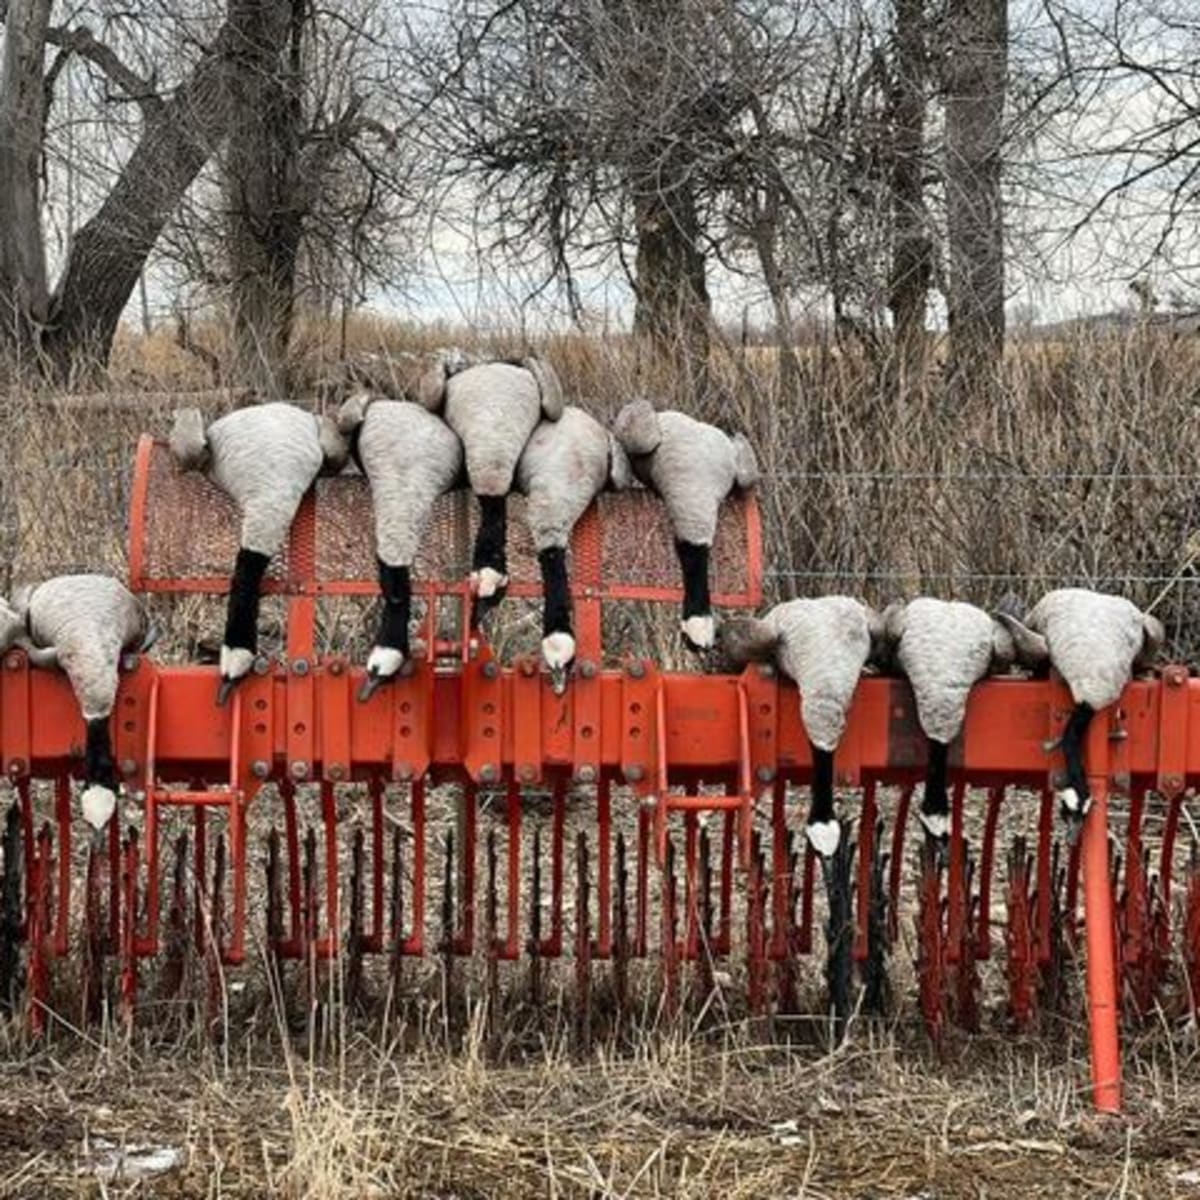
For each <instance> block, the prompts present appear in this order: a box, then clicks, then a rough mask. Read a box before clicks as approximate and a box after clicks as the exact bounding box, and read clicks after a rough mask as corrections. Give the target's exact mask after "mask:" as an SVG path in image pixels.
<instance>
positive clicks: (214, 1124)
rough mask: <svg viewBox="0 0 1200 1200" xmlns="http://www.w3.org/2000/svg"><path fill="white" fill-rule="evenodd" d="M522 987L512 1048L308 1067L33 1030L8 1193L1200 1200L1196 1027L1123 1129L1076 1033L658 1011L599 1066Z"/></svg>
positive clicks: (332, 1053)
mask: <svg viewBox="0 0 1200 1200" xmlns="http://www.w3.org/2000/svg"><path fill="white" fill-rule="evenodd" d="M518 969H519V968H518ZM509 996H510V999H509V1001H508V1002H506V1006H508V1005H511V1011H510V1012H509V1013H507V1014H506V1017H505V1020H506V1021H508V1022H509V1024H508V1025H506V1027H505V1028H506V1030H507V1032H506V1033H504V1034H502V1036H501V1039H500V1042H501V1043H502V1044H501V1045H500V1048H499V1050H497V1042H496V1041H495V1040H494V1037H493V1036H491V1035H489V1027H488V1025H487V1022H486V1019H485V1017H484V1016H483V1014H482V1013H481V1012H479V1011H478V1010H474V1011H473V1012H468V1013H467V1015H466V1017H465V1019H464V1023H463V1025H462V1026H461V1028H459V1029H458V1031H457V1032H456V1034H455V1035H454V1047H453V1049H452V1050H451V1051H447V1050H446V1049H445V1048H444V1046H442V1045H440V1044H439V1040H440V1039H439V1022H438V1018H437V1015H436V1012H435V1011H434V1009H433V1008H431V1009H429V1010H427V1011H429V1012H430V1013H432V1014H433V1015H432V1016H430V1018H429V1020H428V1021H427V1023H425V1024H424V1026H423V1028H422V1029H420V1030H417V1029H415V1028H413V1027H411V1026H406V1025H405V1024H403V1023H399V1022H392V1021H389V1020H387V1019H386V1018H385V1019H384V1020H383V1021H382V1022H381V1021H380V1020H378V1019H372V1020H371V1021H370V1022H367V1021H361V1022H360V1021H357V1020H352V1019H350V1018H349V1017H347V1016H345V1014H344V1013H340V1012H339V1013H338V1014H337V1015H336V1016H335V1018H334V1020H333V1023H332V1025H331V1027H329V1028H327V1029H326V1030H325V1034H324V1036H323V1037H321V1038H318V1039H314V1042H313V1043H310V1045H311V1046H312V1048H311V1049H310V1050H309V1051H307V1052H306V1049H305V1045H306V1038H305V1036H304V1033H303V1031H302V1030H301V1031H300V1032H299V1033H291V1032H288V1031H287V1030H286V1028H285V1023H284V1022H282V1021H279V1020H277V1019H276V1014H275V1013H274V1012H273V1011H272V1009H271V1006H270V1004H269V1003H263V1004H260V1005H259V1006H258V1007H257V1008H256V1009H255V1010H254V1012H253V1013H252V1014H251V1016H250V1018H249V1019H240V1020H239V1029H238V1030H237V1031H236V1032H235V1033H234V1034H233V1035H232V1036H231V1037H230V1038H229V1040H228V1041H227V1042H226V1043H225V1044H223V1045H222V1044H213V1043H211V1042H206V1041H205V1039H204V1038H203V1036H202V1031H201V1028H200V1024H199V1023H198V1022H196V1021H195V1020H194V1019H193V1020H192V1022H191V1023H190V1024H188V1023H187V1021H186V1020H180V1021H177V1022H175V1023H174V1025H173V1026H172V1028H168V1026H170V1025H171V1022H170V1021H168V1022H163V1021H161V1020H159V1021H158V1022H154V1021H153V1020H152V1021H151V1022H150V1024H151V1026H152V1030H143V1029H141V1028H139V1029H137V1030H136V1031H135V1032H134V1034H133V1036H132V1038H126V1037H125V1036H123V1035H122V1034H121V1033H120V1032H118V1031H110V1032H109V1033H104V1032H103V1031H102V1032H100V1033H98V1034H94V1035H88V1036H87V1037H85V1038H81V1037H79V1036H78V1035H77V1034H72V1033H69V1032H67V1031H65V1030H64V1029H62V1028H56V1030H55V1031H54V1032H53V1033H52V1036H51V1038H50V1041H49V1043H48V1044H44V1045H41V1046H36V1047H33V1046H29V1045H25V1044H23V1040H22V1037H23V1035H19V1034H18V1033H16V1032H15V1031H14V1030H11V1029H10V1030H9V1033H8V1047H7V1049H6V1051H5V1052H4V1054H3V1059H4V1063H3V1066H0V1080H2V1083H0V1195H3V1196H6V1197H8V1196H11V1197H31V1198H33V1197H47V1198H49V1197H77V1196H111V1197H117V1196H122V1197H125V1196H162V1197H184V1196H186V1197H193V1196H194V1197H259V1196H289V1197H314V1198H315V1197H331V1198H337V1197H372V1196H378V1197H384V1196H414V1197H417V1196H421V1197H433V1196H437V1197H486V1196H501V1197H523V1196H587V1197H608V1196H709V1195H722V1196H729V1197H768V1196H771V1197H774V1196H779V1197H802V1196H803V1197H811V1198H813V1200H820V1198H830V1200H835V1198H843V1197H844V1198H850V1197H854V1198H864V1200H865V1198H875V1197H878V1198H881V1200H882V1198H884V1197H904V1198H907V1200H918V1198H920V1200H957V1198H960V1197H961V1198H967V1197H970V1198H980V1200H981V1198H984V1197H988V1198H998V1197H1014V1198H1015V1197H1042V1196H1045V1197H1055V1198H1056V1200H1057V1198H1063V1197H1105V1196H1113V1197H1118V1196H1119V1197H1190V1196H1197V1197H1200V1058H1198V1056H1197V1052H1196V1047H1195V1045H1194V1044H1193V1041H1192V1038H1191V1035H1190V1034H1188V1033H1187V1032H1182V1033H1180V1032H1172V1031H1169V1030H1166V1029H1164V1028H1158V1029H1153V1028H1151V1029H1148V1030H1147V1031H1146V1032H1145V1033H1144V1034H1143V1035H1141V1037H1140V1039H1136V1040H1131V1041H1130V1042H1129V1044H1128V1045H1127V1046H1126V1071H1127V1083H1128V1090H1127V1105H1126V1115H1125V1116H1124V1117H1123V1118H1121V1119H1115V1118H1103V1117H1098V1116H1096V1115H1095V1114H1094V1113H1093V1111H1092V1109H1091V1105H1090V1098H1089V1094H1088V1088H1087V1059H1086V1052H1087V1043H1086V1032H1085V1030H1084V1029H1082V1028H1080V1027H1078V1026H1074V1025H1071V1024H1069V1023H1064V1022H1057V1023H1056V1024H1055V1025H1054V1027H1052V1028H1046V1029H1043V1030H1042V1031H1041V1032H1040V1033H1039V1034H1038V1035H1037V1036H1032V1037H1027V1038H1013V1037H1006V1036H1003V1035H997V1034H995V1033H991V1034H984V1035H982V1036H975V1037H972V1038H969V1039H968V1038H966V1037H965V1036H963V1035H959V1034H956V1033H951V1035H950V1036H949V1039H948V1040H947V1042H946V1043H945V1044H944V1045H943V1047H942V1050H941V1053H940V1054H936V1053H934V1051H933V1050H932V1049H931V1048H930V1047H929V1045H928V1043H927V1042H926V1040H925V1038H924V1035H923V1034H922V1033H921V1032H920V1031H919V1028H918V1022H917V1020H916V1016H915V1013H914V1012H913V1011H912V1010H911V1007H902V1009H901V1011H900V1013H899V1014H898V1015H897V1017H896V1018H895V1019H894V1021H893V1022H892V1023H890V1024H888V1025H883V1026H880V1025H869V1024H867V1023H862V1024H859V1025H856V1026H855V1027H853V1028H852V1030H851V1034H850V1038H849V1040H848V1041H847V1042H846V1043H844V1044H843V1045H842V1046H841V1047H840V1048H838V1049H835V1050H832V1051H831V1050H830V1049H828V1048H827V1047H826V1046H822V1044H821V1031H820V1030H819V1029H818V1028H817V1027H816V1026H815V1024H814V1023H813V1022H811V1021H808V1022H796V1023H794V1024H792V1023H785V1022H782V1021H779V1022H776V1023H774V1024H771V1023H759V1024H757V1025H753V1026H752V1025H750V1024H748V1023H746V1022H744V1021H736V1022H734V1023H732V1024H727V1025H723V1024H720V1023H711V1022H710V1023H708V1024H706V1026H705V1028H703V1029H700V1028H698V1027H697V1026H692V1027H689V1026H688V1025H687V1024H686V1023H684V1024H679V1025H673V1026H671V1025H667V1024H664V1023H656V1021H655V1018H654V1016H653V1014H649V1015H648V1016H647V1019H646V1023H645V1027H644V1028H643V1029H642V1031H641V1032H639V1033H638V1034H637V1035H636V1036H635V1037H632V1038H626V1039H624V1040H623V1041H622V1042H621V1043H620V1044H619V1045H618V1044H617V1043H616V1042H614V1041H609V1042H608V1043H606V1044H603V1045H596V1046H594V1047H593V1048H592V1050H591V1052H590V1053H589V1054H586V1055H580V1054H578V1053H576V1052H573V1050H572V1048H571V1047H570V1045H569V1044H568V1042H567V1040H566V1035H564V1034H560V1033H556V1032H553V1031H555V1030H561V1029H562V1028H563V1027H565V1026H568V1025H569V1021H563V1020H558V1019H556V1016H555V1013H554V1011H553V1010H556V1009H559V1008H560V1007H562V1006H563V1005H565V995H564V993H563V992H556V991H554V990H553V989H552V991H551V993H550V995H549V997H548V999H547V1007H548V1009H550V1010H551V1016H550V1017H549V1018H548V1019H547V1020H546V1021H545V1023H544V1029H545V1032H542V1033H540V1034H537V1033H533V1032H531V1031H530V1029H529V1028H528V1027H527V1028H525V1029H524V1031H523V1032H522V1035H521V1037H520V1038H519V1039H518V1038H517V1037H516V1036H515V1035H513V1034H512V1029H513V1028H514V1026H513V1024H512V1022H514V1021H516V1020H517V1019H518V1017H517V1014H518V1011H519V1009H520V1001H519V998H518V996H517V993H516V992H515V991H514V992H512V993H510V994H509ZM435 1007H436V1006H434V1008H435ZM562 1015H563V1014H562V1013H561V1012H559V1013H558V1014H557V1016H558V1017H561V1016H562ZM244 1016H245V1014H243V1018H244ZM172 1020H174V1019H172ZM272 1025H274V1026H275V1028H272Z"/></svg>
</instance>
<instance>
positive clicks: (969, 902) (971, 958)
mask: <svg viewBox="0 0 1200 1200" xmlns="http://www.w3.org/2000/svg"><path fill="white" fill-rule="evenodd" d="M965 858H966V861H965V866H964V870H963V872H962V880H961V884H960V887H961V890H962V895H961V897H960V901H959V903H960V906H961V909H962V913H963V916H962V925H961V929H960V932H959V937H958V943H959V945H958V955H957V959H956V960H955V962H954V966H953V967H952V971H953V980H954V1019H955V1022H956V1023H957V1024H958V1026H959V1028H961V1029H965V1030H966V1031H967V1032H968V1033H977V1032H978V1031H979V1000H978V997H979V970H978V967H977V966H976V962H975V911H976V910H975V904H974V900H973V894H972V893H973V890H974V889H973V884H974V877H975V864H974V860H973V859H972V858H971V856H970V855H969V854H967V855H966V856H965Z"/></svg>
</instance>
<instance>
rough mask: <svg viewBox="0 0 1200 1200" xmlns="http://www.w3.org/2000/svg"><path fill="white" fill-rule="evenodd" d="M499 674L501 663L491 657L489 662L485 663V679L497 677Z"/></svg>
mask: <svg viewBox="0 0 1200 1200" xmlns="http://www.w3.org/2000/svg"><path fill="white" fill-rule="evenodd" d="M499 674H500V664H499V663H498V662H497V661H496V660H495V659H494V658H489V659H488V660H487V662H485V663H484V664H483V677H484V679H495V678H496V676H497V675H499Z"/></svg>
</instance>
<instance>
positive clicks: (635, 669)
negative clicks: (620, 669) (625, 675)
mask: <svg viewBox="0 0 1200 1200" xmlns="http://www.w3.org/2000/svg"><path fill="white" fill-rule="evenodd" d="M645 677H646V664H645V663H643V662H631V663H630V664H629V678H630V679H644V678H645Z"/></svg>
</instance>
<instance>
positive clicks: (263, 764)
mask: <svg viewBox="0 0 1200 1200" xmlns="http://www.w3.org/2000/svg"><path fill="white" fill-rule="evenodd" d="M250 773H251V774H252V775H253V776H254V778H255V779H266V777H267V776H268V775H270V773H271V768H270V766H269V765H268V763H267V760H266V759H265V758H256V759H255V760H254V762H253V763H252V764H251V766H250Z"/></svg>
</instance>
